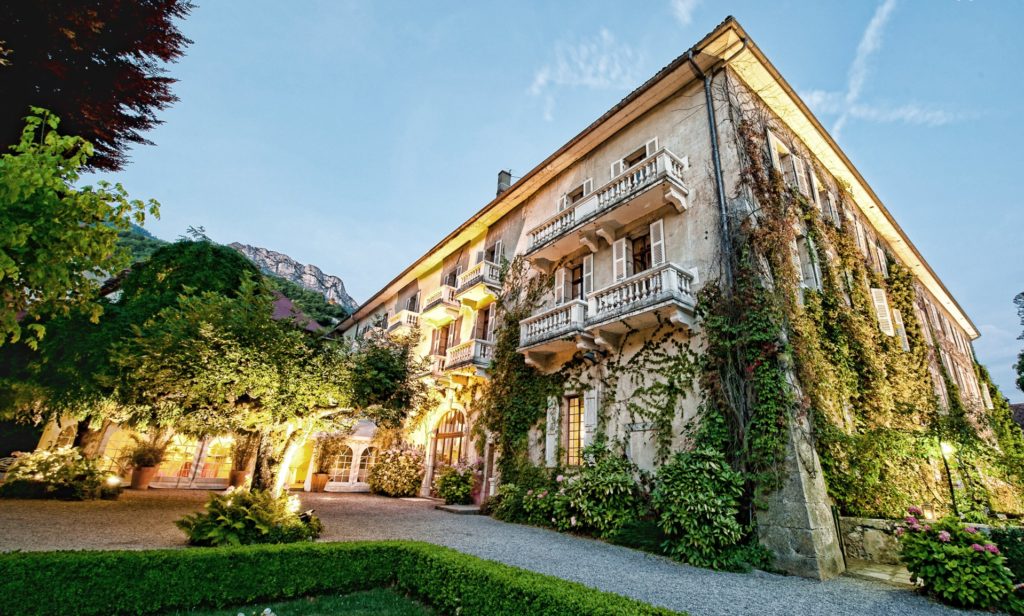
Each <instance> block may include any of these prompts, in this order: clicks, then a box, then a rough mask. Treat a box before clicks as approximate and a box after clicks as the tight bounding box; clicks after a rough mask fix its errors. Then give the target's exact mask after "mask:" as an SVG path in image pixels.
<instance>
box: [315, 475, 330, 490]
mask: <svg viewBox="0 0 1024 616" xmlns="http://www.w3.org/2000/svg"><path fill="white" fill-rule="evenodd" d="M328 477H329V475H328V474H327V473H313V481H312V485H311V486H310V490H312V491H313V492H323V491H324V486H326V485H327V478H328Z"/></svg>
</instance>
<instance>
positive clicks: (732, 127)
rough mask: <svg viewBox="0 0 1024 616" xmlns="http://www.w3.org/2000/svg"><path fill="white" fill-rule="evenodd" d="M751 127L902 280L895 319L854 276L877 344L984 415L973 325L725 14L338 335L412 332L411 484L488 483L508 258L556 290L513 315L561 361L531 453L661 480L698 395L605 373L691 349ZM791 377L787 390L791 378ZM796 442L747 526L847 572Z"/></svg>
mask: <svg viewBox="0 0 1024 616" xmlns="http://www.w3.org/2000/svg"><path fill="white" fill-rule="evenodd" d="M751 119H753V120H755V121H753V122H751V121H750V120H751ZM750 126H756V127H757V130H756V141H757V146H756V147H757V151H758V152H759V154H758V155H755V156H754V158H763V160H764V162H765V164H766V166H770V168H771V169H772V170H773V171H774V173H777V174H778V175H779V176H781V178H782V183H783V185H784V188H785V189H786V190H791V191H792V194H794V195H796V194H799V195H802V199H803V202H805V203H810V204H812V205H813V207H814V209H815V211H816V212H817V214H816V215H817V216H819V217H820V218H821V220H822V221H825V222H827V224H828V225H830V226H832V227H834V228H837V229H843V230H844V232H846V233H849V234H850V237H853V238H855V241H856V247H857V250H858V251H859V252H860V254H861V258H862V259H863V261H864V263H865V265H866V267H867V268H869V269H868V272H869V274H868V276H867V278H871V277H880V279H883V280H884V279H885V278H887V277H888V276H889V268H890V267H896V265H895V264H898V266H899V267H902V268H905V270H908V271H909V272H910V273H911V274H912V277H913V287H914V289H915V291H916V293H915V297H916V299H915V302H914V305H913V312H914V313H915V314H913V315H908V314H905V313H902V314H901V312H900V310H898V309H893V306H892V305H891V301H890V299H889V298H888V296H887V293H886V290H885V289H884V288H879V287H878V286H875V284H873V283H871V282H869V281H868V280H864V281H860V282H861V283H862V284H864V289H863V290H864V292H865V293H868V294H869V295H868V297H870V299H871V302H872V305H873V309H874V311H873V314H872V315H871V318H872V321H873V322H874V324H875V326H876V327H877V328H878V330H879V331H880V332H881V334H882V335H884V336H887V337H891V339H892V340H894V341H897V342H896V344H899V345H902V346H903V347H904V349H906V348H907V347H908V345H909V343H910V341H908V337H907V330H908V326H907V325H905V323H906V322H908V321H910V320H911V318H913V319H915V320H916V322H917V323H919V324H920V329H921V330H923V332H924V334H923V335H924V336H926V338H927V340H928V344H929V347H930V348H931V349H933V350H934V353H933V354H931V355H930V356H929V357H930V360H929V361H930V364H929V367H928V372H929V375H928V377H927V378H930V381H931V382H929V383H925V384H923V386H924V387H925V388H927V389H929V390H931V391H933V392H934V395H935V397H936V399H937V400H938V401H939V404H942V405H946V406H948V404H949V400H947V399H946V397H947V395H948V391H947V388H946V387H945V381H944V379H943V376H942V375H943V373H945V374H947V375H948V378H949V379H951V382H952V383H954V384H955V388H956V391H958V393H959V395H960V397H961V398H962V399H963V400H964V403H965V404H966V405H967V406H968V407H969V408H970V409H973V411H972V412H976V411H977V410H978V409H984V408H985V407H991V400H990V398H989V392H988V391H987V389H986V388H985V387H983V385H982V384H981V383H979V381H978V378H977V376H976V373H975V370H974V358H973V356H972V351H971V341H972V340H974V339H975V338H976V337H977V336H978V331H977V328H976V327H975V326H974V324H973V323H972V322H971V320H970V318H969V317H968V316H967V314H966V313H965V312H964V310H963V309H962V308H961V307H960V306H959V304H958V303H957V301H956V300H955V299H954V298H953V296H952V295H951V294H950V292H949V291H948V290H947V289H946V288H945V286H944V285H943V283H942V282H941V280H940V279H939V278H938V276H937V275H936V274H935V272H934V271H933V270H932V269H931V268H930V267H929V266H928V264H927V263H926V262H925V260H924V258H923V256H922V255H921V254H920V252H919V251H918V250H917V249H916V248H915V247H914V245H913V243H912V242H911V241H910V239H909V238H908V237H907V236H906V234H905V233H904V232H903V231H902V229H901V228H900V227H899V225H898V224H897V222H896V221H895V219H894V218H893V216H892V214H891V213H890V212H889V210H888V209H887V208H886V207H885V205H883V204H882V202H881V201H880V200H879V198H878V197H877V195H875V193H874V192H873V191H872V189H871V187H870V186H869V185H868V184H867V182H866V180H865V179H864V178H863V177H862V176H861V174H860V173H859V172H858V171H857V169H856V168H855V167H854V165H853V163H852V162H851V161H850V160H849V159H848V158H847V156H846V155H845V154H844V153H843V151H842V150H841V149H840V147H839V145H838V144H837V143H836V142H835V141H834V140H833V139H832V137H831V136H830V135H829V134H828V133H827V132H826V131H825V129H824V128H823V127H822V126H821V124H820V123H819V122H818V120H817V119H816V118H815V117H814V115H813V114H812V113H811V111H810V110H809V109H808V107H807V106H806V104H805V103H804V102H803V101H802V100H801V99H800V98H799V96H798V95H797V94H796V92H795V91H794V90H793V88H792V87H791V86H790V85H789V84H788V83H786V81H785V79H783V77H782V76H781V75H780V73H779V71H778V70H777V69H776V68H775V67H774V66H773V65H772V64H771V62H769V60H768V59H767V58H766V57H765V55H764V54H763V53H762V52H761V50H760V49H758V47H757V46H756V45H755V44H754V42H753V41H752V40H750V38H749V37H748V36H747V34H746V33H745V32H744V30H743V29H742V27H741V26H740V25H739V24H738V23H737V22H736V21H735V20H734V19H732V18H729V19H727V20H726V21H724V22H723V23H722V24H721V25H719V26H718V27H717V28H716V29H715V30H714V31H713V32H711V33H710V34H709V35H707V36H706V37H705V38H704V39H703V40H701V41H700V42H699V43H698V44H696V45H695V46H694V47H693V48H692V49H690V50H688V51H687V52H686V53H684V54H683V55H681V56H680V57H678V58H676V59H675V60H674V61H672V62H671V63H670V64H669V65H668V66H666V67H665V68H663V69H662V70H661V71H659V72H658V73H657V74H656V75H655V76H653V77H652V78H651V79H649V80H648V81H647V82H645V83H644V84H643V85H641V86H640V87H639V88H637V89H636V90H635V91H633V92H632V93H631V94H629V95H628V96H627V97H626V98H624V99H623V100H622V101H621V102H619V103H618V104H617V105H615V106H614V107H613V108H612V109H610V110H609V111H608V112H607V113H605V114H604V115H602V116H601V117H600V118H598V119H597V120H596V121H594V123H593V124H591V125H590V126H588V127H587V128H586V129H584V130H583V131H582V132H581V133H580V134H578V135H577V136H575V137H574V138H573V139H571V140H570V141H569V142H568V143H566V144H565V145H564V146H562V147H561V148H559V149H558V150H557V151H556V152H554V153H552V154H551V155H550V156H549V157H548V158H546V159H545V160H543V161H541V162H540V163H539V164H538V165H537V166H536V167H534V168H533V169H532V170H531V171H529V172H528V173H526V174H525V175H524V176H523V177H522V178H521V179H519V180H517V181H516V182H515V183H512V184H511V185H509V182H508V180H509V178H508V176H507V175H503V178H499V192H498V195H497V196H496V197H495V198H494V199H493V200H492V201H491V202H490V203H487V204H486V205H485V206H484V207H483V208H482V209H480V210H479V211H478V212H477V213H475V214H474V215H473V216H472V217H470V218H469V220H467V221H466V222H464V223H463V224H461V225H460V226H459V227H458V228H457V229H455V230H454V231H452V232H451V233H450V234H448V235H447V236H446V237H444V238H442V239H441V240H440V241H439V242H438V243H437V245H436V246H434V247H433V248H432V249H431V250H429V251H428V252H427V253H426V254H424V255H423V256H422V257H420V258H419V259H417V260H416V261H414V262H413V263H411V264H410V265H409V266H408V267H407V268H405V269H404V270H403V271H402V272H401V273H400V274H398V275H397V276H396V277H395V278H394V279H393V280H391V281H390V282H389V283H387V284H386V285H385V286H384V287H383V288H382V289H381V290H380V291H379V292H378V293H376V294H375V295H374V296H373V297H372V298H370V299H369V300H368V301H367V302H365V303H364V304H363V305H361V306H360V307H359V308H358V309H357V310H356V311H355V312H354V313H353V314H352V316H351V317H350V318H349V319H348V320H346V321H345V322H343V323H342V324H341V325H340V330H341V331H342V332H344V335H346V336H360V335H364V334H365V332H366V331H367V330H368V329H370V328H374V327H384V328H387V329H388V330H389V331H393V332H397V331H403V330H411V329H412V328H418V331H419V332H420V334H421V340H420V344H419V347H418V350H419V352H420V353H422V355H423V356H424V357H428V358H429V360H430V366H431V368H430V370H429V373H428V374H425V375H424V376H423V378H425V379H429V380H430V381H431V382H432V383H434V384H435V385H436V387H437V390H438V392H439V398H440V399H441V403H440V404H439V405H438V406H437V407H436V408H435V409H433V410H431V411H430V414H429V416H428V417H425V418H424V417H418V418H417V420H416V422H415V428H414V429H413V430H412V431H411V432H410V434H408V438H409V440H410V441H411V442H413V443H415V444H418V445H420V446H423V447H424V448H425V450H426V452H427V460H428V473H427V477H426V478H425V480H424V490H425V491H426V490H428V487H429V485H430V475H431V473H432V471H433V469H434V468H436V467H437V466H438V465H439V464H441V463H452V462H454V461H456V460H459V459H463V460H468V461H469V462H479V463H480V464H481V465H482V468H483V474H484V476H485V478H486V481H487V485H485V489H484V492H485V493H487V492H488V491H489V490H490V489H493V485H494V483H495V482H496V481H500V478H497V477H496V476H495V471H494V468H495V464H494V451H493V447H492V445H491V444H490V443H489V442H488V443H479V444H477V445H478V446H473V445H474V443H471V442H470V441H471V439H472V438H473V437H472V435H473V434H474V432H473V431H471V427H472V422H473V420H474V414H473V410H472V395H471V394H470V395H469V396H468V397H467V392H472V391H474V388H473V385H474V384H476V383H480V382H483V381H486V379H487V378H488V366H489V364H490V362H491V359H492V354H493V352H494V340H495V326H496V325H495V324H496V323H497V322H498V315H497V313H496V304H495V301H496V298H497V297H498V295H499V294H500V293H501V285H502V281H501V280H500V277H501V272H502V267H503V264H506V263H508V262H510V261H512V260H513V259H515V258H516V257H517V256H521V257H522V258H525V259H526V261H527V262H528V263H529V266H530V270H531V276H535V277H540V276H544V277H550V280H551V283H550V288H549V290H548V291H547V292H546V294H545V296H544V297H543V299H542V301H541V302H540V303H539V305H538V306H536V308H535V309H534V310H533V311H532V314H531V315H530V316H529V317H527V318H525V319H523V320H522V321H521V322H520V328H521V331H520V349H519V350H520V352H521V353H522V354H523V355H524V356H525V358H526V361H527V363H528V364H529V365H532V366H534V367H536V368H537V369H538V370H540V371H542V372H552V371H559V370H563V369H565V368H564V367H565V366H566V365H567V364H568V363H569V362H572V363H573V366H574V368H573V370H574V371H575V373H574V377H573V379H572V385H571V386H570V387H569V388H568V391H566V393H565V396H564V397H562V398H561V399H553V400H551V401H550V404H549V409H548V413H547V420H546V421H545V422H543V427H542V426H541V425H538V427H537V429H536V431H535V433H534V435H533V436H534V437H535V438H531V439H530V443H531V452H530V454H531V456H532V458H533V459H534V461H535V462H536V463H538V464H545V465H547V466H555V465H561V466H570V467H571V466H573V465H575V464H578V463H579V454H580V451H581V449H582V448H583V447H585V446H586V445H587V444H589V443H590V442H591V441H592V440H593V439H594V438H595V435H596V434H597V433H598V432H603V433H604V434H605V435H607V436H608V437H609V438H611V439H613V440H615V441H617V442H621V443H624V444H625V451H626V454H627V455H628V456H629V457H630V458H631V459H632V460H633V461H634V462H636V463H637V464H638V465H639V466H640V467H641V468H644V469H652V468H655V467H656V466H657V464H658V462H659V461H660V460H661V459H663V458H664V452H665V449H666V448H667V449H668V450H677V449H679V448H682V447H685V446H687V444H688V443H687V439H686V436H685V432H684V430H683V428H684V426H685V425H686V424H687V422H689V421H690V420H691V419H693V418H694V417H695V416H697V413H698V405H699V404H700V401H701V395H700V392H697V391H694V392H693V395H688V396H682V397H678V398H674V399H673V404H674V405H675V407H676V408H674V409H672V413H671V416H670V417H669V418H668V420H667V421H666V420H665V418H664V417H662V420H661V421H660V422H659V421H658V420H657V418H654V417H652V416H651V414H649V413H645V409H644V408H642V404H640V403H638V399H642V398H643V394H644V392H645V391H646V388H648V387H649V386H650V385H651V383H652V382H657V380H658V378H659V375H658V374H657V372H656V371H655V372H651V373H647V374H636V375H633V376H634V377H636V378H617V379H611V380H610V379H609V378H608V376H609V373H611V372H613V371H618V372H619V373H620V374H621V372H622V371H623V370H628V365H629V364H630V362H631V361H634V360H635V358H636V357H638V354H640V353H643V352H646V351H644V349H649V348H650V347H651V346H652V341H655V346H657V347H658V348H660V349H661V350H662V354H663V355H664V356H672V357H677V358H678V357H682V356H684V355H691V356H694V357H696V356H698V355H699V354H700V352H701V350H702V348H703V345H704V343H705V340H704V339H703V330H702V325H701V321H700V319H699V318H698V316H697V313H696V305H697V297H698V293H699V291H700V289H702V288H703V287H704V286H705V285H707V284H709V283H714V284H718V285H723V284H728V283H729V280H730V276H731V272H730V271H728V270H729V268H730V265H729V258H728V254H729V253H730V250H733V249H734V248H735V247H731V246H730V242H732V241H735V240H734V239H733V238H734V237H735V235H736V227H738V226H740V225H742V224H744V220H745V219H747V218H751V219H752V220H756V219H758V217H759V216H761V214H759V213H758V211H759V210H760V209H761V205H762V204H760V203H758V196H757V195H756V194H753V191H752V190H751V189H750V186H749V184H750V177H749V176H750V169H749V165H750V161H749V160H745V159H744V156H748V155H749V152H748V151H745V144H746V143H749V142H750V137H749V135H748V134H746V133H745V132H744V130H745V129H744V127H750ZM747 132H749V131H747ZM502 179H503V180H504V181H502ZM793 233H794V237H793V240H792V245H791V257H792V259H793V267H794V269H795V271H796V273H797V278H798V284H799V288H800V290H799V291H798V293H802V292H803V290H805V289H811V290H813V289H816V288H819V287H820V285H821V284H822V283H821V277H822V271H821V270H822V263H820V262H819V261H818V260H817V259H816V258H815V256H814V247H813V245H812V242H811V240H810V238H809V236H808V233H809V232H808V231H807V229H806V228H799V229H794V232H793ZM831 256H833V255H829V257H831ZM829 257H826V258H829ZM871 272H874V274H871ZM769 277H770V275H769ZM769 284H770V283H769ZM849 301H850V300H849V298H848V302H849ZM914 331H917V330H914ZM580 358H583V360H582V361H581V360H580ZM613 364H614V367H613ZM790 380H791V382H792V383H793V385H794V387H796V388H799V383H798V377H797V375H795V374H793V375H791V376H790ZM693 387H694V388H696V387H697V385H696V382H694V385H693ZM541 430H543V433H542V432H541ZM809 430H810V428H809V426H808V425H807V421H806V420H803V419H800V418H799V417H794V418H793V419H792V420H791V425H790V433H791V437H790V439H789V443H788V445H787V451H788V452H789V453H788V456H787V458H786V477H785V480H784V482H783V485H782V487H781V489H780V490H779V491H778V492H777V493H776V494H775V496H773V497H772V499H771V501H770V503H769V506H768V509H767V510H766V511H764V512H762V513H761V514H759V518H758V524H759V531H760V535H761V539H762V541H763V542H764V543H765V544H767V545H768V546H769V547H771V548H772V549H773V550H774V551H775V553H776V555H777V556H778V562H779V564H780V566H781V567H782V568H784V569H787V570H790V571H792V572H795V573H798V574H801V575H808V576H812V577H818V578H828V577H831V576H833V575H836V574H838V573H839V572H841V570H842V568H843V561H842V558H841V555H840V553H839V546H838V541H837V536H836V531H835V528H836V525H835V521H834V520H833V517H832V513H831V509H830V501H829V498H828V496H827V494H826V488H825V484H824V479H823V474H822V470H821V465H820V463H819V461H818V456H817V455H816V453H815V450H814V448H813V447H812V446H810V445H809V444H808V439H807V438H806V435H807V433H808V432H809ZM480 438H484V437H480ZM481 452H482V453H481Z"/></svg>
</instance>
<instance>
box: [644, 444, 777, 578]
mask: <svg viewBox="0 0 1024 616" xmlns="http://www.w3.org/2000/svg"><path fill="white" fill-rule="evenodd" d="M742 495H743V477H742V475H740V474H739V473H738V472H736V471H734V470H733V469H732V468H731V467H730V466H729V463H728V462H727V461H726V459H725V456H724V455H723V454H722V453H721V452H719V451H718V450H716V449H713V448H710V447H700V448H697V449H695V450H693V451H682V452H679V453H677V454H676V455H675V457H673V458H672V459H671V460H670V461H669V462H668V463H667V464H665V465H663V466H662V467H661V468H660V469H659V470H658V475H657V477H656V479H655V488H654V492H653V493H652V495H651V499H652V504H653V506H654V510H655V512H656V513H657V515H658V524H659V525H660V526H661V529H662V531H664V533H665V535H666V536H667V537H668V539H667V540H666V541H665V543H664V544H663V547H664V550H665V553H666V554H668V555H670V556H672V557H673V558H676V559H679V560H682V561H685V562H688V563H690V564H692V565H697V566H699V567H710V568H712V569H727V570H741V571H742V570H747V569H749V567H750V566H757V567H761V568H764V567H765V566H767V562H766V561H768V560H769V559H768V558H767V556H766V554H767V553H766V552H765V550H764V549H763V548H761V547H760V546H758V545H757V544H755V543H750V544H749V545H744V544H743V541H744V539H745V535H746V533H745V532H744V528H743V526H741V525H740V523H739V521H738V519H737V516H738V514H739V507H740V497H741V496H742ZM751 561H753V562H751Z"/></svg>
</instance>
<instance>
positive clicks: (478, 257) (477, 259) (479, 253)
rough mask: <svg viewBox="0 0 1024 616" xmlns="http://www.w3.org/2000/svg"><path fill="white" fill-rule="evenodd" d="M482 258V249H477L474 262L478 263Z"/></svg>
mask: <svg viewBox="0 0 1024 616" xmlns="http://www.w3.org/2000/svg"><path fill="white" fill-rule="evenodd" d="M483 260H484V251H482V250H478V251H477V252H476V263H480V262H481V261H483Z"/></svg>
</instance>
